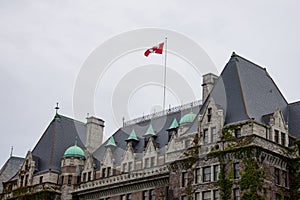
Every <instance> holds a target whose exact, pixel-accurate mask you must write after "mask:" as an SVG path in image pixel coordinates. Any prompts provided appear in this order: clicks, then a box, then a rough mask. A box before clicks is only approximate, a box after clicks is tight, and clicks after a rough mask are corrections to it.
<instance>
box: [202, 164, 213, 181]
mask: <svg viewBox="0 0 300 200" xmlns="http://www.w3.org/2000/svg"><path fill="white" fill-rule="evenodd" d="M209 181H211V170H210V166H209V167H204V168H203V182H209Z"/></svg>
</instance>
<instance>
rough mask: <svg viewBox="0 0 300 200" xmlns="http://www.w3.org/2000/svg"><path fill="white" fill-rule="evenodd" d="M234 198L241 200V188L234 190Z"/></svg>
mask: <svg viewBox="0 0 300 200" xmlns="http://www.w3.org/2000/svg"><path fill="white" fill-rule="evenodd" d="M233 195H234V200H240V189H239V188H236V189H234V190H233Z"/></svg>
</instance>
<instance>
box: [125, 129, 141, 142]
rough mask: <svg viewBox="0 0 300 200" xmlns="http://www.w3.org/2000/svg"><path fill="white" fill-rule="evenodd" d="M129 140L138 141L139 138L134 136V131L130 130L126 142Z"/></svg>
mask: <svg viewBox="0 0 300 200" xmlns="http://www.w3.org/2000/svg"><path fill="white" fill-rule="evenodd" d="M129 140H135V141H139V138H138V137H137V136H136V134H135V131H134V129H132V131H131V133H130V135H129V137H128V138H127V141H129Z"/></svg>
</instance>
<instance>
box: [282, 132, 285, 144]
mask: <svg viewBox="0 0 300 200" xmlns="http://www.w3.org/2000/svg"><path fill="white" fill-rule="evenodd" d="M281 144H282V145H283V146H285V133H281Z"/></svg>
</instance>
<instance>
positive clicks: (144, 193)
mask: <svg viewBox="0 0 300 200" xmlns="http://www.w3.org/2000/svg"><path fill="white" fill-rule="evenodd" d="M143 200H148V191H143Z"/></svg>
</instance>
